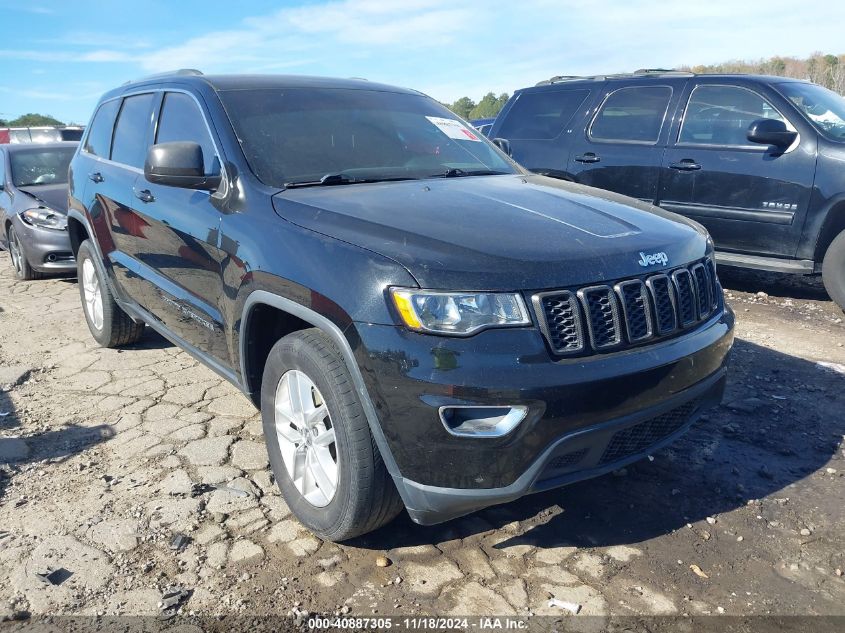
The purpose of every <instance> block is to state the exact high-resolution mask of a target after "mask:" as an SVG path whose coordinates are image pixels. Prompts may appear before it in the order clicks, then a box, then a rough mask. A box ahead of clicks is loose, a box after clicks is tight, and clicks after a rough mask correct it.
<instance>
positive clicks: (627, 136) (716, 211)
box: [489, 71, 845, 308]
mask: <svg viewBox="0 0 845 633" xmlns="http://www.w3.org/2000/svg"><path fill="white" fill-rule="evenodd" d="M489 136H490V137H491V138H500V139H504V140H502V141H497V142H498V143H499V144H500V146H503V147H508V146H509V147H510V152H511V154H512V156H513V158H514V159H516V160H517V161H518V162H519V163H520V164H522V165H524V166H525V167H527V168H528V169H529V170H531V171H533V172H536V173H540V174H545V175H548V176H553V177H555V178H561V179H564V180H572V181H575V182H579V183H583V184H586V185H590V186H593V187H601V188H602V189H608V190H610V191H616V192H618V193H622V194H625V195H627V196H631V197H634V198H639V199H640V200H644V201H647V202H650V203H653V204H657V205H659V206H661V207H663V208H664V209H667V210H670V211H674V212H676V213H680V214H683V215H685V216H687V217H690V218H693V219H695V220H697V221H699V222H701V223H702V224H703V225H704V226H705V227H706V228H707V229H708V231H710V234H711V235H712V236H713V239H714V240H715V242H716V248H717V249H718V250H717V255H716V257H717V260H718V261H719V262H720V263H724V264H728V265H732V266H742V267H749V268H758V269H762V270H772V271H778V272H791V273H804V274H810V273H817V272H821V273H822V275H823V279H824V284H825V287H826V288H827V290H828V293H829V294H830V296H831V298H832V299H833V300H834V301H836V303H837V304H839V305H840V306H841V307H843V308H845V170H843V168H842V164H843V160H845V99H843V98H842V97H841V96H839V95H838V94H836V93H834V92H831V91H829V90H827V89H825V88H822V87H821V86H818V85H816V84H812V83H809V82H806V81H797V80H793V79H786V78H783V77H767V76H750V75H695V74H691V73H683V72H672V71H640V72H638V73H635V74H631V75H612V76H603V77H554V78H552V79H550V80H548V81H544V82H541V83H540V84H538V85H537V86H535V87H531V88H525V89H523V90H518V91H516V92H515V93H514V95H513V97H511V99H510V101H509V102H508V103H507V104H506V105H505V107H504V108H503V110H502V112H501V113H500V115H499V116H498V118H497V119H496V121H495V123H494V124H493V128H492V130H491V131H490V133H489ZM505 141H507V142H505Z"/></svg>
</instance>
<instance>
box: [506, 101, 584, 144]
mask: <svg viewBox="0 0 845 633" xmlns="http://www.w3.org/2000/svg"><path fill="white" fill-rule="evenodd" d="M589 94H590V91H589V90H557V91H554V92H550V91H543V92H524V93H522V94H521V95H519V98H518V99H517V100H516V103H514V104H513V106H512V107H511V109H510V110H509V111H508V114H507V117H506V118H505V121H504V122H503V123H502V127H501V129H500V130H499V136H502V137H504V138H507V139H538V140H540V139H552V138H556V137H557V136H558V135H559V134H560V133H561V132H562V131H563V128H564V127H565V126H566V124H567V123H569V120H570V119H571V118H572V115H573V114H575V111H576V110H577V109H578V108H580V107H581V104H582V103H584V100H585V99H586V98H587V96H588V95H589Z"/></svg>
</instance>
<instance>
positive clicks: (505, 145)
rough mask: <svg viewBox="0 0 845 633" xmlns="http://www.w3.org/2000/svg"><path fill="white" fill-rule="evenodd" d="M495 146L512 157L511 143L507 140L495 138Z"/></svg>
mask: <svg viewBox="0 0 845 633" xmlns="http://www.w3.org/2000/svg"><path fill="white" fill-rule="evenodd" d="M493 145H495V146H496V147H498V148H499V149H500V150H502V151H503V152H504V153H505V154H507V155H508V156H511V155H512V154H511V142H510V141H509V140H508V139H506V138H494V139H493Z"/></svg>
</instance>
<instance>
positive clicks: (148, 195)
mask: <svg viewBox="0 0 845 633" xmlns="http://www.w3.org/2000/svg"><path fill="white" fill-rule="evenodd" d="M133 192H134V193H135V197H136V198H138V200H140V201H141V202H144V203H147V202H155V199H156V197H155V196H154V195H153V194H152V192H151V191H150V190H149V189H141V190H140V191H139V190H137V189H133Z"/></svg>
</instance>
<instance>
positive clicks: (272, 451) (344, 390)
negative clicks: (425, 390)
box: [261, 329, 402, 541]
mask: <svg viewBox="0 0 845 633" xmlns="http://www.w3.org/2000/svg"><path fill="white" fill-rule="evenodd" d="M261 416H262V420H263V425H264V437H265V440H266V442H267V452H268V454H269V457H270V465H271V466H272V468H273V474H274V475H275V478H276V481H277V483H278V485H279V488H280V489H281V491H282V495H283V496H284V498H285V501H286V502H287V504H288V506H289V507H290V509H291V511H292V512H293V514H294V515H295V516H296V518H297V519H299V521H300V522H301V523H302V524H303V525H305V526H306V527H307V528H309V529H310V530H311V531H312V532H314V533H315V534H317V535H318V536H320V537H321V538H323V539H326V540H329V541H343V540H346V539H350V538H352V537H355V536H358V535H360V534H364V533H366V532H370V531H372V530H375V529H376V528H379V527H381V526H382V525H384V524H386V523H388V522H389V521H390V520H391V519H393V517H395V516H396V515H397V514H398V513H399V512H400V511H401V509H402V501H401V499H400V498H399V495H398V493H397V492H396V488H395V487H394V485H393V481H392V479H391V478H390V475H389V474H388V472H387V469H386V468H385V466H384V463H383V462H382V459H381V455H380V454H379V451H378V448H377V447H376V445H375V441H374V440H373V437H372V434H371V433H370V429H369V426H368V424H367V419H366V416H365V415H364V411H363V409H362V408H361V404H360V402H359V401H358V396H357V394H356V392H355V389H354V387H353V385H352V379H351V377H350V375H349V371H348V370H347V368H346V364H345V363H344V361H343V358H342V357H341V356H340V354H339V353H338V351H337V349H336V348H335V347H334V344H333V343H332V341H331V340H330V339H329V338H328V337H327V336H326V335H325V334H323V333H322V332H321V331H320V330H317V329H309V330H303V331H300V332H295V333H293V334H290V335H288V336H286V337H284V338H283V339H281V340H279V341H278V342H277V343H276V344H275V345H274V346H273V348H272V350H271V351H270V355H269V356H268V358H267V363H266V365H265V367H264V377H263V380H262V385H261Z"/></svg>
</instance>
